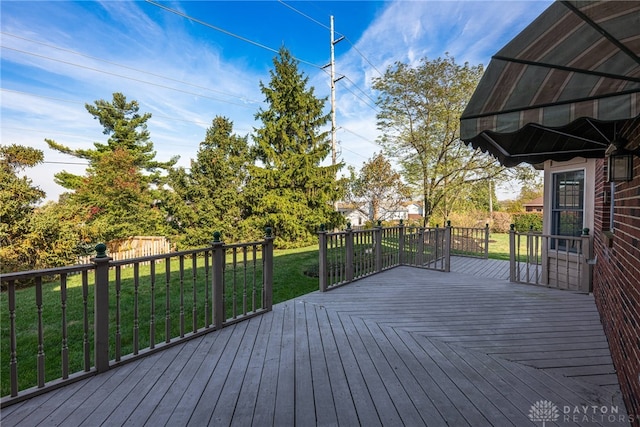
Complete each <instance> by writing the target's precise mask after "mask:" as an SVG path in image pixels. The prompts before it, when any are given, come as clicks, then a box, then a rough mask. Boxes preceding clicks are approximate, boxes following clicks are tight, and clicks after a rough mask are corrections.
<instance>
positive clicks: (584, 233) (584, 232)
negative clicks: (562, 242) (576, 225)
mask: <svg viewBox="0 0 640 427" xmlns="http://www.w3.org/2000/svg"><path fill="white" fill-rule="evenodd" d="M582 235H583V236H588V235H589V229H588V228H583V229H582Z"/></svg>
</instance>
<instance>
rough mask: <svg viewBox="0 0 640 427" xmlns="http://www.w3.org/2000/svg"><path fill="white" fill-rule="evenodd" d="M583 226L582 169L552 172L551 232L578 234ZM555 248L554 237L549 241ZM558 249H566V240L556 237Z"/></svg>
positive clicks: (559, 234)
mask: <svg viewBox="0 0 640 427" xmlns="http://www.w3.org/2000/svg"><path fill="white" fill-rule="evenodd" d="M583 228H584V170H574V171H566V172H558V173H554V174H553V199H552V204H551V234H554V235H557V236H575V237H577V236H580V235H582V229H583ZM551 244H552V249H556V247H555V246H556V242H555V239H554V240H553V241H552V242H551ZM557 244H558V249H560V250H566V246H567V241H566V240H562V239H558V242H557Z"/></svg>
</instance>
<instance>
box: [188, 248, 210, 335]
mask: <svg viewBox="0 0 640 427" xmlns="http://www.w3.org/2000/svg"><path fill="white" fill-rule="evenodd" d="M205 258H206V254H205ZM205 283H208V282H207V281H205ZM191 284H192V286H193V289H192V293H193V301H192V306H191V316H192V319H191V322H192V327H193V333H194V334H195V333H196V332H197V331H198V256H197V255H196V254H192V255H191ZM205 287H206V286H205Z"/></svg>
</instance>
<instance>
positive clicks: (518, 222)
mask: <svg viewBox="0 0 640 427" xmlns="http://www.w3.org/2000/svg"><path fill="white" fill-rule="evenodd" d="M513 224H515V226H516V230H517V231H519V232H521V233H522V232H524V233H526V232H527V231H529V230H530V229H531V227H533V231H540V232H541V231H542V213H541V212H527V213H518V214H513Z"/></svg>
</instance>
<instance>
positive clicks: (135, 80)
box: [0, 46, 252, 108]
mask: <svg viewBox="0 0 640 427" xmlns="http://www.w3.org/2000/svg"><path fill="white" fill-rule="evenodd" d="M0 47H1V48H3V49H9V50H13V51H15V52H20V53H24V54H25V55H31V56H35V57H38V58H43V59H47V60H49V61H55V62H60V63H62V64H66V65H71V66H73V67H78V68H83V69H85V70H91V71H95V72H97V73H103V74H108V75H111V76H115V77H119V78H123V79H127V80H132V81H134V82H138V83H144V84H148V85H152V86H156V87H161V88H163V89H169V90H174V91H176V92H181V93H185V94H188V95H195V96H199V97H201V98H207V99H211V100H214V101H219V102H223V103H225V104H231V105H236V106H239V107H243V108H252V107H251V106H249V105H246V104H240V103H237V102H231V101H228V100H225V99H220V98H214V97H212V96H207V95H203V94H202V93H196V92H189V91H186V90H182V89H178V88H174V87H171V86H166V85H161V84H159V83H152V82H149V81H146V80H142V79H137V78H135V77H129V76H125V75H122V74H117V73H112V72H110V71H105V70H100V69H98V68H93V67H88V66H86V65H80V64H75V63H73V62H69V61H63V60H61V59H56V58H51V57H49V56H45V55H39V54H37V53H32V52H27V51H25V50H21V49H15V48H12V47H8V46H0Z"/></svg>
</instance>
